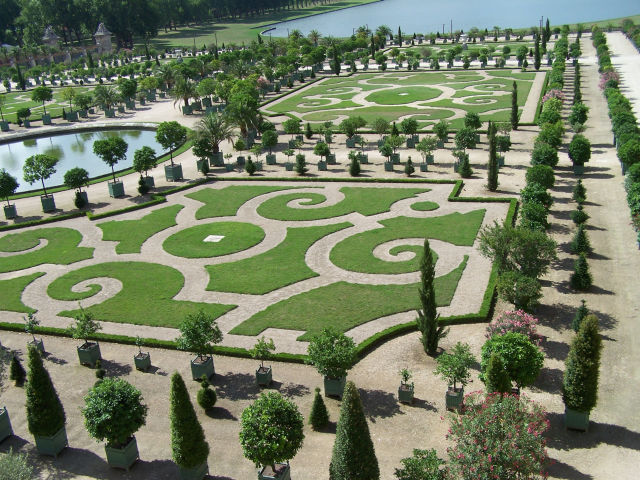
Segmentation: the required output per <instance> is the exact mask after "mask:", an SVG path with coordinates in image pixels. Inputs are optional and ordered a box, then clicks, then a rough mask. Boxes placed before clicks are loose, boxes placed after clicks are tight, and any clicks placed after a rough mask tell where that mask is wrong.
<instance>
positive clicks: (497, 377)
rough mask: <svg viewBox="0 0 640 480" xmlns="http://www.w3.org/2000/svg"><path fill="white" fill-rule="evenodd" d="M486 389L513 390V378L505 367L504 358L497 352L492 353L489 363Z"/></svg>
mask: <svg viewBox="0 0 640 480" xmlns="http://www.w3.org/2000/svg"><path fill="white" fill-rule="evenodd" d="M484 383H485V390H486V391H487V393H493V392H499V393H510V392H511V379H510V378H509V373H508V372H507V370H506V369H505V368H504V363H502V358H501V357H500V355H498V354H496V353H492V354H491V356H490V357H489V363H488V364H487V371H486V372H485V375H484Z"/></svg>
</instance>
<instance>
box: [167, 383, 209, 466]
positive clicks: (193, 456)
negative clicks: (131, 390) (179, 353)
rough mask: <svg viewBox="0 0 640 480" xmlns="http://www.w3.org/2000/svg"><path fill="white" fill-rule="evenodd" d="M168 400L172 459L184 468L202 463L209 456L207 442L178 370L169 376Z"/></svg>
mask: <svg viewBox="0 0 640 480" xmlns="http://www.w3.org/2000/svg"><path fill="white" fill-rule="evenodd" d="M169 401H170V407H169V408H170V411H169V420H170V421H171V450H172V456H173V461H174V462H176V465H178V466H179V467H182V468H185V469H190V468H195V467H197V466H199V465H202V464H203V463H205V462H206V461H207V457H208V456H209V444H208V443H207V441H206V440H205V438H204V431H203V430H202V425H200V422H199V421H198V417H197V416H196V412H195V410H194V409H193V404H192V403H191V400H190V399H189V392H188V391H187V387H186V385H185V384H184V380H183V379H182V376H181V375H180V374H179V373H178V372H175V373H174V374H173V375H172V376H171V392H170V393H169Z"/></svg>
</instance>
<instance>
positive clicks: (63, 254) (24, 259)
mask: <svg viewBox="0 0 640 480" xmlns="http://www.w3.org/2000/svg"><path fill="white" fill-rule="evenodd" d="M41 239H46V240H47V244H46V245H45V246H44V247H42V248H40V249H38V250H33V251H31V252H26V253H23V254H17V255H11V256H6V257H0V273H5V272H14V271H17V270H24V269H26V268H31V267H35V266H37V265H43V264H46V263H51V264H56V265H69V264H71V263H75V262H79V261H81V260H86V259H88V258H92V257H93V248H87V247H79V246H78V244H79V243H80V242H81V241H82V234H81V233H80V232H78V231H77V230H73V229H71V228H61V227H53V228H40V229H37V230H29V231H27V232H22V233H10V234H8V235H5V236H4V237H2V238H0V251H2V252H21V251H24V250H29V249H31V248H34V247H36V246H38V245H39V244H40V240H41Z"/></svg>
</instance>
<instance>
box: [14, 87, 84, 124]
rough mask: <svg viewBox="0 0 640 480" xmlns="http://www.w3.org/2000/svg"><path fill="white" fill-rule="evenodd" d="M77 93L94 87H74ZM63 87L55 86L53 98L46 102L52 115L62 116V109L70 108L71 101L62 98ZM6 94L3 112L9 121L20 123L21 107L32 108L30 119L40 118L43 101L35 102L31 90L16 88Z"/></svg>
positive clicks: (46, 106)
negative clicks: (19, 110) (19, 112)
mask: <svg viewBox="0 0 640 480" xmlns="http://www.w3.org/2000/svg"><path fill="white" fill-rule="evenodd" d="M73 89H74V90H75V92H76V94H78V93H84V92H87V91H89V90H93V87H75V86H74V87H73ZM61 92H62V88H61V87H60V88H55V87H54V88H53V100H52V101H51V102H46V103H45V108H46V110H47V113H48V114H49V115H51V116H52V117H60V116H61V115H62V109H63V108H64V109H65V110H67V111H68V110H69V102H68V101H65V100H63V99H62V93H61ZM3 95H5V96H6V104H5V105H4V107H2V113H3V115H4V116H5V117H6V120H7V121H10V122H15V123H18V119H17V118H16V115H15V114H16V112H17V110H18V109H20V108H30V109H31V117H29V120H40V119H41V118H42V114H43V113H44V109H43V108H42V102H34V101H33V100H31V91H30V90H27V91H26V92H23V91H22V90H14V91H12V92H9V93H5V94H3Z"/></svg>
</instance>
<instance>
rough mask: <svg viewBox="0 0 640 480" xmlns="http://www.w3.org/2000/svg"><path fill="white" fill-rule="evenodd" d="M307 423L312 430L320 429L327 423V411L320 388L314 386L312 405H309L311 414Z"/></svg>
mask: <svg viewBox="0 0 640 480" xmlns="http://www.w3.org/2000/svg"><path fill="white" fill-rule="evenodd" d="M309 424H310V425H311V428H313V429H314V430H322V429H323V428H325V427H326V426H327V425H328V424H329V413H328V412H327V406H326V405H325V404H324V400H323V399H322V395H321V394H320V389H319V388H317V387H316V393H315V395H314V397H313V405H311V414H310V415H309Z"/></svg>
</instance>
